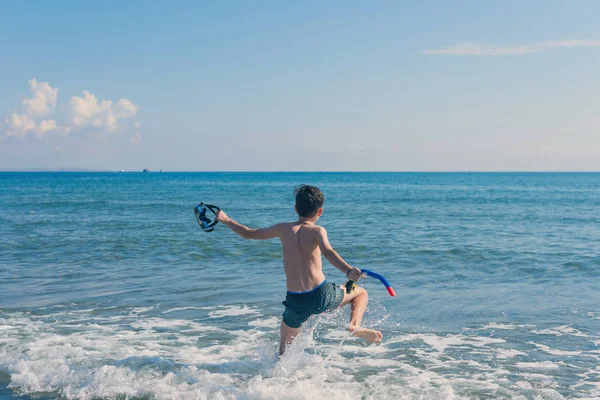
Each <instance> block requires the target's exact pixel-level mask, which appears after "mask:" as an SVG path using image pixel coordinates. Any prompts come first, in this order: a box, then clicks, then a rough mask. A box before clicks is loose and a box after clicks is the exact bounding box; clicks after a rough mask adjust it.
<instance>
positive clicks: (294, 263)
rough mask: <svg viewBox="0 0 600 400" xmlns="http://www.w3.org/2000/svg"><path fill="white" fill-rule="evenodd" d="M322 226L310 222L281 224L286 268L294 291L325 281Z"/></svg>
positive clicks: (288, 283)
mask: <svg viewBox="0 0 600 400" xmlns="http://www.w3.org/2000/svg"><path fill="white" fill-rule="evenodd" d="M321 229H323V228H321V227H319V226H317V225H315V224H313V223H309V222H304V223H300V222H289V223H285V224H280V235H279V239H280V240H281V246H282V251H283V269H284V270H285V277H286V286H287V290H289V291H290V292H306V291H309V290H312V289H314V288H315V287H317V286H319V285H320V284H321V283H323V281H324V280H325V275H324V274H323V263H322V261H321V250H320V248H319V237H320V231H321Z"/></svg>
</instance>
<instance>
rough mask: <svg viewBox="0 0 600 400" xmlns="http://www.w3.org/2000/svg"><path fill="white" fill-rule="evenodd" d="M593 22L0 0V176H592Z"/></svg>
mask: <svg viewBox="0 0 600 400" xmlns="http://www.w3.org/2000/svg"><path fill="white" fill-rule="evenodd" d="M598 15H600V2H598V1H597V0H572V1H566V0H544V1H540V0H530V1H522V0H519V1H514V0H502V1H496V0H490V1H475V0H473V1H462V0H455V1H446V0H438V1H433V0H425V1H421V2H412V1H411V2H408V1H406V2H405V1H372V2H364V1H354V0H346V1H336V0H332V1H311V0H307V1H299V2H291V1H255V2H249V1H218V2H197V1H172V2H162V1H161V2H159V1H153V2H150V1H127V2H123V1H111V0H106V1H101V2H81V1H69V0H65V1H60V2H49V1H35V0H34V1H27V2H23V1H8V0H0V169H60V168H75V169H77V168H81V169H98V170H119V169H122V170H126V171H139V170H141V169H143V168H149V169H151V170H158V169H164V170H165V171H600V96H599V95H598V93H599V90H600V72H599V71H600V24H598V19H597V16H598Z"/></svg>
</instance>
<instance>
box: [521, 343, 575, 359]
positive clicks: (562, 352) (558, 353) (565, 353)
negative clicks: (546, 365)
mask: <svg viewBox="0 0 600 400" xmlns="http://www.w3.org/2000/svg"><path fill="white" fill-rule="evenodd" d="M529 343H530V344H532V345H534V346H535V347H537V348H538V349H540V350H542V351H543V352H545V353H548V354H552V355H555V356H578V355H580V354H581V353H582V352H581V351H566V350H557V349H553V348H551V347H549V346H546V345H544V344H539V343H535V342H529Z"/></svg>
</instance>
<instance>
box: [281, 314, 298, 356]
mask: <svg viewBox="0 0 600 400" xmlns="http://www.w3.org/2000/svg"><path fill="white" fill-rule="evenodd" d="M298 333H300V328H290V327H289V326H287V325H286V324H285V322H283V321H281V330H280V334H281V338H280V340H279V355H282V354H283V353H284V352H285V348H286V347H287V346H289V345H290V343H292V342H293V341H294V338H295V337H296V336H298Z"/></svg>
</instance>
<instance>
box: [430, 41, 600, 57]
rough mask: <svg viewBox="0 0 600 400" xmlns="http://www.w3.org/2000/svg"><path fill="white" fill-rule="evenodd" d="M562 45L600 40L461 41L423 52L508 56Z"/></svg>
mask: <svg viewBox="0 0 600 400" xmlns="http://www.w3.org/2000/svg"><path fill="white" fill-rule="evenodd" d="M562 47H600V40H554V41H548V42H539V43H534V44H517V45H492V44H485V43H478V42H459V43H455V44H452V45H450V46H448V47H444V48H441V49H430V50H423V51H422V52H421V54H434V55H458V56H508V55H521V54H532V53H543V52H546V51H549V50H552V49H556V48H562Z"/></svg>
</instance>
